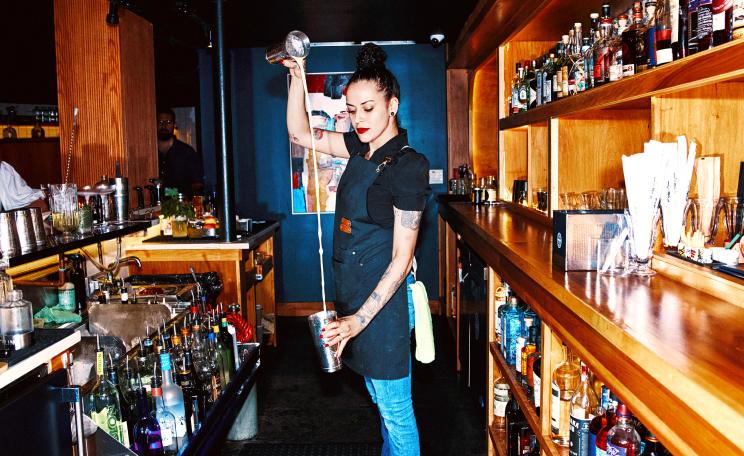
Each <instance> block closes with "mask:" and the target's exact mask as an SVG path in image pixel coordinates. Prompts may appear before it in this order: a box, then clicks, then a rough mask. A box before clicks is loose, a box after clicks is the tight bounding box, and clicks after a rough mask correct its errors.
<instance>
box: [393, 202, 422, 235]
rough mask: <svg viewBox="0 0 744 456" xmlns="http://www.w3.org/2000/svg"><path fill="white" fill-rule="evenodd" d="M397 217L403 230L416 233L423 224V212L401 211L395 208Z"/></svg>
mask: <svg viewBox="0 0 744 456" xmlns="http://www.w3.org/2000/svg"><path fill="white" fill-rule="evenodd" d="M393 212H394V213H395V216H396V217H400V224H401V225H403V228H408V229H409V230H413V231H416V230H417V229H418V228H419V225H420V224H421V211H401V210H400V209H397V208H395V207H393Z"/></svg>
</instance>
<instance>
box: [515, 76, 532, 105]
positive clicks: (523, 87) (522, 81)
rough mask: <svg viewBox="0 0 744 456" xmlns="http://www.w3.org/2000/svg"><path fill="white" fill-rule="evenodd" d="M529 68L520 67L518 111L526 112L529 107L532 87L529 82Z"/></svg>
mask: <svg viewBox="0 0 744 456" xmlns="http://www.w3.org/2000/svg"><path fill="white" fill-rule="evenodd" d="M526 76H527V68H526V67H525V68H520V69H519V85H518V88H517V111H518V112H525V111H527V110H528V109H529V97H530V94H529V92H530V89H529V83H528V82H527V78H526Z"/></svg>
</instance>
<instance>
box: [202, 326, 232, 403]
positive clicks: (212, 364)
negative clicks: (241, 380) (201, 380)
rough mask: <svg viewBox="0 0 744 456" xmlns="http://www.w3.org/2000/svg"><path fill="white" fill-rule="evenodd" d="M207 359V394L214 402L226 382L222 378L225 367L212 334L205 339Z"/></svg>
mask: <svg viewBox="0 0 744 456" xmlns="http://www.w3.org/2000/svg"><path fill="white" fill-rule="evenodd" d="M207 358H208V360H207V366H208V369H205V371H208V372H207V373H206V375H205V377H206V379H207V381H209V392H210V394H211V395H212V401H216V400H217V398H218V397H219V395H220V393H222V390H223V389H224V388H225V386H227V382H225V381H224V380H223V378H222V377H223V372H224V371H225V369H226V368H227V366H225V361H224V359H223V357H222V353H221V352H220V350H219V348H217V341H216V339H215V334H214V333H212V334H210V335H209V339H207Z"/></svg>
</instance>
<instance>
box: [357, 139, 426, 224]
mask: <svg viewBox="0 0 744 456" xmlns="http://www.w3.org/2000/svg"><path fill="white" fill-rule="evenodd" d="M398 131H399V133H398V135H397V136H395V137H394V138H393V139H391V140H390V141H388V142H387V143H385V145H383V146H382V147H380V148H379V149H378V150H376V151H375V152H374V153H373V154H372V157H371V158H370V161H371V162H372V163H374V164H375V165H379V164H380V163H382V162H383V161H385V157H390V156H391V155H392V154H396V153H397V152H398V151H400V150H401V149H403V148H404V147H406V146H408V132H407V131H406V130H405V129H403V128H399V129H398ZM344 142H345V143H346V149H347V150H348V151H349V155H350V156H351V158H353V157H354V156H355V155H361V156H362V157H364V156H365V155H366V154H367V152H369V144H368V143H363V142H362V141H360V140H359V136H357V134H356V132H354V131H352V132H349V133H344ZM404 152H405V153H404V154H403V155H402V156H400V157H399V158H398V160H397V162H395V163H391V164H388V165H385V166H384V167H383V168H382V170H381V171H380V175H379V176H377V179H375V181H374V183H372V186H371V187H370V188H369V190H368V191H367V213H368V214H369V217H370V218H371V219H372V221H373V222H375V223H376V224H378V225H380V226H381V227H383V228H386V229H392V228H393V227H394V226H395V216H394V214H393V206H394V207H396V208H398V209H400V210H402V211H423V210H424V207H425V206H426V200H427V199H428V198H429V195H430V194H431V187H429V160H427V159H426V157H424V156H423V155H422V154H420V153H418V152H416V151H415V150H413V149H412V148H410V147H406V149H405V150H404Z"/></svg>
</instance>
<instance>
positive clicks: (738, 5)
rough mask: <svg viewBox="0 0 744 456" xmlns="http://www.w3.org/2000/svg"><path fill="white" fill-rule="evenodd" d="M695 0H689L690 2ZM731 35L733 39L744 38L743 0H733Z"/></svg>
mask: <svg viewBox="0 0 744 456" xmlns="http://www.w3.org/2000/svg"><path fill="white" fill-rule="evenodd" d="M693 1H695V0H690V3H692V2H693ZM732 29H733V31H732V34H731V37H732V39H734V40H740V39H742V38H744V0H734V23H733V25H732Z"/></svg>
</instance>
